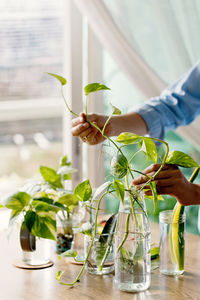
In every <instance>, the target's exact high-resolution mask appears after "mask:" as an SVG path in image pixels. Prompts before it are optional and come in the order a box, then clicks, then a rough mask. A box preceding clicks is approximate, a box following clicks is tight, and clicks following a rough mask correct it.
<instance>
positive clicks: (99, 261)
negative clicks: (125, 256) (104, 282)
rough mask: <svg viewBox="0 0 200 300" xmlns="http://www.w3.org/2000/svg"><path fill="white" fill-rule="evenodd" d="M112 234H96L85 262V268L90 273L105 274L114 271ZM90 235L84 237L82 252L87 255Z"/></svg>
mask: <svg viewBox="0 0 200 300" xmlns="http://www.w3.org/2000/svg"><path fill="white" fill-rule="evenodd" d="M113 235H114V233H113V234H110V235H109V234H102V235H96V236H95V238H94V242H93V245H92V248H91V251H90V254H89V257H88V261H87V263H86V270H87V271H88V272H89V273H91V274H96V275H105V274H109V273H111V272H113V271H114V246H113ZM90 245H91V237H90V236H88V235H85V237H84V253H85V258H86V257H87V254H88V251H89V249H90Z"/></svg>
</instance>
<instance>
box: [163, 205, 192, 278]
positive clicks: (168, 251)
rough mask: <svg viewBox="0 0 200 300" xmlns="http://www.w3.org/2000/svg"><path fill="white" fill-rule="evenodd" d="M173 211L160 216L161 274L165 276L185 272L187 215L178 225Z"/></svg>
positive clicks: (183, 215)
mask: <svg viewBox="0 0 200 300" xmlns="http://www.w3.org/2000/svg"><path fill="white" fill-rule="evenodd" d="M172 213H173V211H172V210H165V211H162V212H160V214H159V222H160V272H161V273H162V274H165V275H181V274H183V272H184V249H185V219H186V216H185V213H183V214H181V215H180V217H179V219H178V220H176V223H173V220H172Z"/></svg>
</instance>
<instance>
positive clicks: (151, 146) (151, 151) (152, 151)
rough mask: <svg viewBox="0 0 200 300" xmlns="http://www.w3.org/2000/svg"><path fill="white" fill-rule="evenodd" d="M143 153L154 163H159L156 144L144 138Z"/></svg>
mask: <svg viewBox="0 0 200 300" xmlns="http://www.w3.org/2000/svg"><path fill="white" fill-rule="evenodd" d="M142 140H143V143H142V147H141V151H143V152H144V153H145V154H146V155H147V156H148V157H149V158H150V159H151V160H152V161H153V162H154V163H156V162H157V149H156V145H155V143H154V142H153V141H152V140H151V139H150V138H146V137H143V138H142Z"/></svg>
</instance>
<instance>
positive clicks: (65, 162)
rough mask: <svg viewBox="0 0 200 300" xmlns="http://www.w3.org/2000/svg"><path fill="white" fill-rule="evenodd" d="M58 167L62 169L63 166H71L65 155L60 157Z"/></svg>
mask: <svg viewBox="0 0 200 300" xmlns="http://www.w3.org/2000/svg"><path fill="white" fill-rule="evenodd" d="M59 166H60V167H63V166H71V162H70V161H68V157H67V155H64V156H62V157H61V158H60V161H59Z"/></svg>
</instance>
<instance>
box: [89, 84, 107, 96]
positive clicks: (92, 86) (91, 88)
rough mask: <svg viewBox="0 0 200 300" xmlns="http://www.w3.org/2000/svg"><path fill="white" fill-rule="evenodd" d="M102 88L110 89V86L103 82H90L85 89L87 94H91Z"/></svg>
mask: <svg viewBox="0 0 200 300" xmlns="http://www.w3.org/2000/svg"><path fill="white" fill-rule="evenodd" d="M100 90H110V88H108V87H107V86H105V85H104V84H101V83H97V82H95V83H90V84H88V85H86V86H85V88H84V91H85V95H86V96H87V95H89V94H91V93H94V92H97V91H100Z"/></svg>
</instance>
